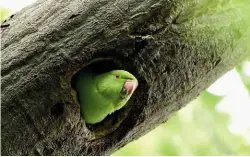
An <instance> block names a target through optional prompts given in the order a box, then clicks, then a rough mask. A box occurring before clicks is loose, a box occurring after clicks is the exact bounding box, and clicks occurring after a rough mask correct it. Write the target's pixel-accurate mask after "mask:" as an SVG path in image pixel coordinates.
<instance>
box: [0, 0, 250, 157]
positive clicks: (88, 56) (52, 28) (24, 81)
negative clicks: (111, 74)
mask: <svg viewBox="0 0 250 157" xmlns="http://www.w3.org/2000/svg"><path fill="white" fill-rule="evenodd" d="M241 2H242V4H239V5H237V7H236V9H238V10H237V14H236V11H235V10H233V9H232V8H233V7H232V6H234V5H230V4H227V3H234V2H231V1H230V2H225V3H224V2H220V1H218V2H213V3H212V2H211V4H210V3H205V2H204V3H201V2H199V3H198V2H196V1H192V0H191V1H188V2H187V1H185V0H175V1H174V0H40V1H38V2H36V3H34V4H33V5H31V6H28V7H26V8H25V9H23V10H21V11H20V12H18V13H16V14H15V15H13V16H11V17H10V18H9V19H8V20H6V21H5V22H4V23H2V25H1V29H2V32H1V38H2V47H1V50H2V53H1V59H2V63H1V66H2V69H1V74H2V83H1V89H2V95H1V103H2V106H1V110H2V112H1V113H2V124H1V130H2V132H1V133H2V146H1V151H2V155H109V154H111V153H113V152H114V151H115V150H117V149H118V148H120V147H122V146H124V145H125V144H127V143H128V142H130V141H132V140H134V139H136V138H139V137H140V136H142V135H144V134H145V133H147V132H148V131H150V130H152V129H153V128H155V127H156V126H158V125H159V124H161V123H163V122H166V121H167V119H168V118H169V117H170V116H171V115H172V114H173V113H175V112H176V111H178V110H179V109H180V108H182V107H183V106H185V104H187V103H188V102H189V101H191V100H193V99H195V98H196V97H197V96H198V95H199V93H200V92H201V91H203V90H204V89H205V88H207V87H208V86H209V85H210V84H211V83H212V82H214V81H215V80H216V79H217V78H218V77H219V76H221V75H222V74H224V73H225V72H226V71H228V70H230V69H232V68H233V67H234V66H235V65H236V64H237V63H239V62H240V61H241V60H242V59H243V58H244V57H246V56H249V46H248V45H249V44H246V43H247V41H249V36H250V35H249V31H247V30H249V27H248V26H249V20H248V19H249V18H250V16H249V14H246V13H247V9H249V4H247V2H244V1H243V0H242V1H241ZM222 3H224V4H222ZM208 4H209V5H208ZM217 6H221V8H223V7H224V6H226V7H225V8H226V9H224V10H223V9H221V10H219V9H218V8H219V7H217ZM230 6H231V8H230ZM216 9H217V10H216ZM230 9H231V10H230ZM228 15H229V16H230V18H226V20H225V17H228ZM85 66H89V67H91V68H93V70H97V71H109V70H112V69H125V70H127V71H129V72H131V73H132V74H134V75H135V76H136V77H137V78H138V80H139V87H138V89H137V90H136V92H135V94H134V95H133V97H132V99H131V100H130V101H129V103H128V104H127V105H126V107H125V108H124V109H122V110H120V111H118V112H116V113H114V114H113V115H110V116H109V117H107V118H106V119H105V120H104V121H103V122H102V123H100V124H97V125H87V124H85V122H84V120H83V119H82V118H81V117H80V108H79V104H78V101H77V97H76V92H75V90H74V77H73V76H74V75H75V74H76V73H77V72H78V71H79V70H80V69H81V68H84V67H85ZM72 78H73V79H72Z"/></svg>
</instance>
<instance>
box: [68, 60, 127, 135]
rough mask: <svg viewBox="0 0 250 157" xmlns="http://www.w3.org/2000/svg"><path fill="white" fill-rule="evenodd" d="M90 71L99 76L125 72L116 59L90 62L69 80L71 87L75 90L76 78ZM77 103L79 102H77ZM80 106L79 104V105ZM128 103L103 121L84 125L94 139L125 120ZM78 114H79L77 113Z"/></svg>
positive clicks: (112, 129)
mask: <svg viewBox="0 0 250 157" xmlns="http://www.w3.org/2000/svg"><path fill="white" fill-rule="evenodd" d="M86 69H88V70H91V71H94V72H95V73H98V74H101V73H105V72H108V71H112V70H127V71H128V69H127V68H125V67H124V66H123V64H122V63H121V62H120V61H118V60H116V59H113V58H112V59H111V58H109V59H97V60H95V61H93V62H91V63H90V64H89V65H87V66H85V67H83V68H82V69H81V70H80V71H78V72H77V73H76V74H75V75H74V76H73V77H72V79H71V86H72V88H73V89H74V90H75V88H76V77H77V75H78V74H79V73H80V72H81V71H83V70H86ZM78 103H79V101H78ZM79 104H80V103H79ZM128 104H129V102H128V103H127V104H126V105H125V106H124V107H123V108H121V109H120V110H117V111H115V112H114V113H112V114H110V115H108V116H107V117H106V118H105V119H104V120H103V121H101V122H99V123H97V124H86V126H87V128H88V129H89V131H91V132H92V133H94V134H95V138H100V137H103V136H105V135H107V134H109V133H111V132H113V131H114V130H116V129H117V128H118V127H119V126H120V124H121V123H122V121H123V120H124V119H125V118H126V116H127V114H128V112H129V107H128V106H129V105H128ZM79 114H80V113H79Z"/></svg>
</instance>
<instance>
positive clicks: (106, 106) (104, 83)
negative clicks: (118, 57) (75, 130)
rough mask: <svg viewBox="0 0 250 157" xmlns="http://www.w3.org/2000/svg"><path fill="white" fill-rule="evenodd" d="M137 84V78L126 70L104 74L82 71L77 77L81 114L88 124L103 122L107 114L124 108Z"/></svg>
mask: <svg viewBox="0 0 250 157" xmlns="http://www.w3.org/2000/svg"><path fill="white" fill-rule="evenodd" d="M137 86H138V81H137V79H136V78H135V77H134V76H133V75H132V74H131V73H129V72H127V71H124V70H113V71H110V72H106V73H102V74H96V73H94V72H92V71H90V70H85V71H81V72H80V73H79V74H78V76H77V78H76V91H77V94H78V100H79V103H80V109H81V116H82V117H83V119H84V120H85V121H86V122H87V123H88V124H95V123H98V122H101V121H102V120H103V119H104V118H105V117H106V116H107V115H109V114H111V113H113V112H114V111H116V110H119V109H120V108H122V107H123V106H124V105H125V104H126V103H127V101H128V100H129V99H130V97H131V95H132V94H133V92H134V91H135V89H136V87H137Z"/></svg>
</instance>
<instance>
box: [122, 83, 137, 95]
mask: <svg viewBox="0 0 250 157" xmlns="http://www.w3.org/2000/svg"><path fill="white" fill-rule="evenodd" d="M124 87H125V88H126V90H127V91H128V94H131V93H133V92H134V91H135V88H136V82H135V81H133V80H127V81H126V82H125V85H124Z"/></svg>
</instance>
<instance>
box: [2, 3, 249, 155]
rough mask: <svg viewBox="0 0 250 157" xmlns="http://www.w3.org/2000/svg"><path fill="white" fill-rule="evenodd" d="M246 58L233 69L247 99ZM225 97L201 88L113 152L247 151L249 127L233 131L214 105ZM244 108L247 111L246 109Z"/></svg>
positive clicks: (227, 115) (4, 11)
mask: <svg viewBox="0 0 250 157" xmlns="http://www.w3.org/2000/svg"><path fill="white" fill-rule="evenodd" d="M10 14H11V11H10V10H8V9H5V8H3V7H1V21H3V20H4V19H6V18H7V17H8V16H9V15H10ZM249 61H250V59H248V60H246V61H244V62H243V63H241V64H240V65H238V66H237V67H236V71H235V72H236V73H237V74H238V75H239V77H240V80H241V81H242V82H241V83H243V84H244V88H245V89H246V93H241V95H242V94H246V95H247V97H248V99H249V93H250V62H249ZM233 83H234V82H232V84H233ZM236 92H240V91H236ZM225 97H226V96H218V94H217V95H215V94H213V93H212V92H209V91H208V90H207V91H204V92H203V93H201V95H200V96H199V97H198V98H197V99H196V100H194V101H193V102H191V104H189V105H187V106H186V107H185V108H183V109H182V110H181V111H180V112H178V113H177V114H176V115H174V116H173V117H172V118H171V119H170V120H169V121H168V122H167V123H165V124H162V125H161V126H159V127H157V128H156V129H155V130H153V131H151V132H150V133H148V134H147V135H145V136H143V137H141V138H140V139H138V140H136V141H133V142H131V143H130V144H128V145H126V146H125V147H123V148H121V149H120V150H118V151H117V152H116V153H114V154H113V155H250V149H249V148H250V138H249V140H248V141H247V139H246V138H247V137H250V128H247V129H245V132H244V134H242V133H241V132H238V133H237V134H235V133H233V132H232V130H230V127H229V126H230V124H231V123H232V119H233V115H232V113H230V112H226V109H224V111H223V110H222V111H223V112H222V111H220V110H219V109H218V104H219V103H220V102H222V101H223V100H224V99H225ZM234 100H235V101H233V105H235V107H236V105H239V104H241V103H243V102H242V101H241V99H240V98H237V97H236V98H235V99H234ZM249 102H250V101H249ZM244 103H246V102H244ZM247 105H248V106H250V104H247ZM227 106H229V104H227ZM248 109H249V108H248ZM243 111H244V108H241V107H239V114H241V112H243ZM244 112H245V113H247V112H248V113H249V112H250V110H248V111H244ZM243 115H244V114H242V116H243ZM239 116H240V117H241V119H240V120H239V121H238V123H250V122H249V121H248V120H249V119H247V118H246V117H244V116H243V117H242V116H241V115H239ZM244 121H245V122H244ZM236 130H237V129H236Z"/></svg>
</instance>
